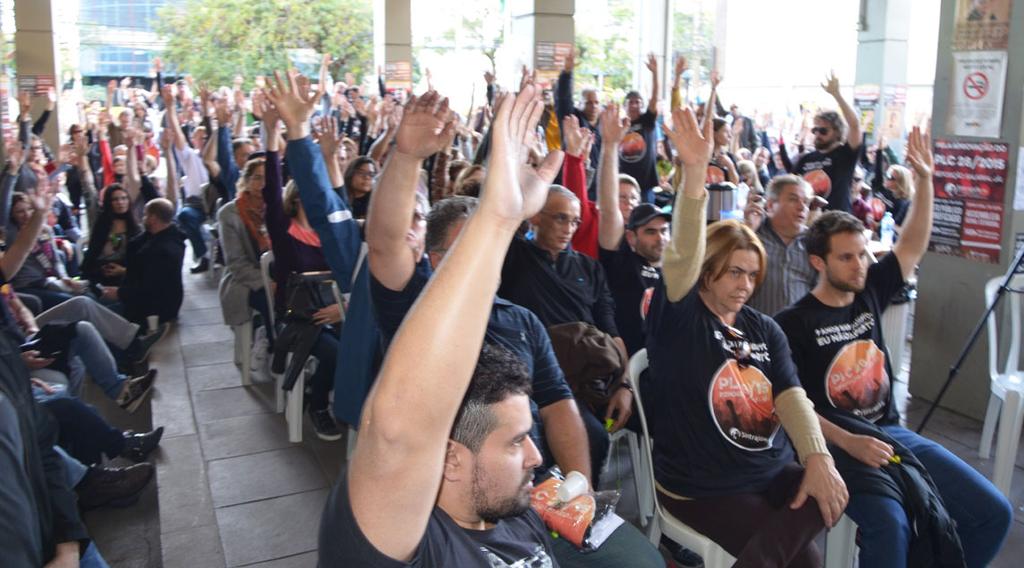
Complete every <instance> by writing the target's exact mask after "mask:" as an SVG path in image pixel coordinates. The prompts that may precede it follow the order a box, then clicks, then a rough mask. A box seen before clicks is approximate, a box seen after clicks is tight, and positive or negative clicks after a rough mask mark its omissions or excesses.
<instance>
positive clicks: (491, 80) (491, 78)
mask: <svg viewBox="0 0 1024 568" xmlns="http://www.w3.org/2000/svg"><path fill="white" fill-rule="evenodd" d="M484 81H486V82H487V84H488V85H491V84H493V83H494V73H491V72H490V71H484Z"/></svg>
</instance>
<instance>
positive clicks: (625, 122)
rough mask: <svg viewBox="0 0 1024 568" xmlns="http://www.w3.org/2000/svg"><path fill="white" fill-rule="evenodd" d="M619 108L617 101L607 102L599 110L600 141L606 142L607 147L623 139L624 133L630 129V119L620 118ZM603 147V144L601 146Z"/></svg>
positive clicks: (613, 145) (614, 145)
mask: <svg viewBox="0 0 1024 568" xmlns="http://www.w3.org/2000/svg"><path fill="white" fill-rule="evenodd" d="M618 113H620V108H618V103H617V102H609V103H608V104H606V105H605V106H604V111H602V112H601V118H600V121H599V123H598V124H599V125H600V128H601V143H602V144H608V146H607V147H617V146H618V143H620V142H622V141H623V138H625V137H626V133H627V132H629V131H630V119H628V118H620V116H621V115H620V114H618ZM602 147H604V146H602Z"/></svg>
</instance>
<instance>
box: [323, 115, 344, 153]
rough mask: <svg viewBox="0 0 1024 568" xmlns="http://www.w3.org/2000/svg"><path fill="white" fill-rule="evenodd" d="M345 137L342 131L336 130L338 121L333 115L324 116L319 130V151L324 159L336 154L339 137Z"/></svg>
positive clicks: (339, 143) (339, 142) (339, 141)
mask: <svg viewBox="0 0 1024 568" xmlns="http://www.w3.org/2000/svg"><path fill="white" fill-rule="evenodd" d="M344 137H345V134H344V133H343V132H339V131H338V121H337V120H335V119H334V117H333V116H327V117H324V121H323V123H321V131H320V151H321V152H322V153H323V155H324V159H325V160H326V159H332V158H335V156H337V155H338V147H339V146H340V145H341V139H342V138H344Z"/></svg>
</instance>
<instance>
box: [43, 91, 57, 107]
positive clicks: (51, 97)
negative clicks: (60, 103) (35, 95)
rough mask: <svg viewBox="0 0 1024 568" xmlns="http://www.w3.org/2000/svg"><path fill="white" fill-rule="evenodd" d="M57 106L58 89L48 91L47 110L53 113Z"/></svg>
mask: <svg viewBox="0 0 1024 568" xmlns="http://www.w3.org/2000/svg"><path fill="white" fill-rule="evenodd" d="M56 106H57V89H54V88H53V87H50V88H48V89H46V110H49V111H52V110H53V109H54V108H55V107H56Z"/></svg>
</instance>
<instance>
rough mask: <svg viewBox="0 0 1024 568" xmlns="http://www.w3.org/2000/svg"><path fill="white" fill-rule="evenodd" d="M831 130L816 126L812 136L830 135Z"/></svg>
mask: <svg viewBox="0 0 1024 568" xmlns="http://www.w3.org/2000/svg"><path fill="white" fill-rule="evenodd" d="M828 133H829V128H828V127H825V126H815V127H814V128H812V129H811V134H828Z"/></svg>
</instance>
